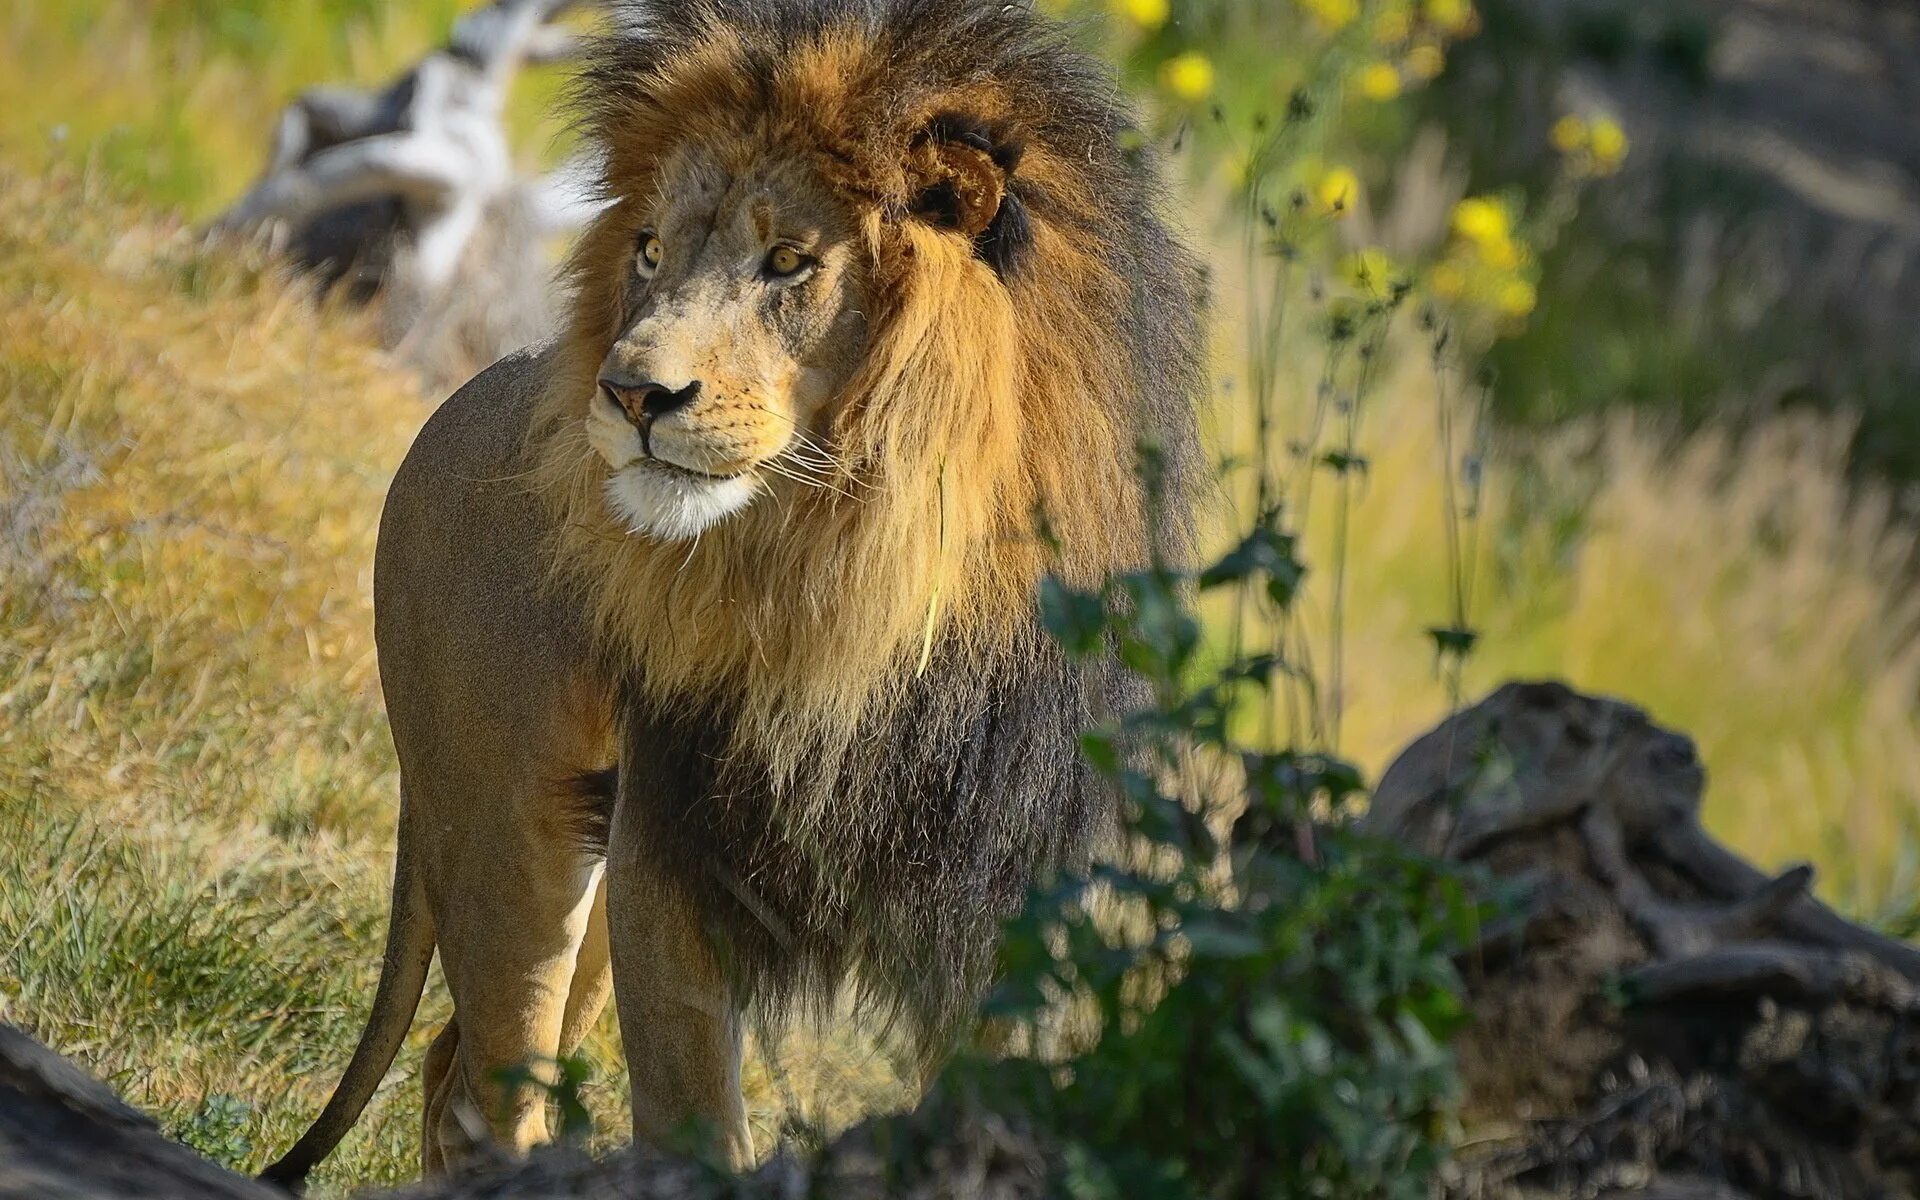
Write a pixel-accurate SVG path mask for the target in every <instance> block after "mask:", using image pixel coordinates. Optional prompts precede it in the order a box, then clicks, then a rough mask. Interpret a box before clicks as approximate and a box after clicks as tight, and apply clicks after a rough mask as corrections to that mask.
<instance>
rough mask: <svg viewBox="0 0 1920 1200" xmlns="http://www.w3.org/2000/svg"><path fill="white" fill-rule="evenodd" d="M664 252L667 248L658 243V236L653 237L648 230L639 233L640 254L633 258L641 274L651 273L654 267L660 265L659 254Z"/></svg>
mask: <svg viewBox="0 0 1920 1200" xmlns="http://www.w3.org/2000/svg"><path fill="white" fill-rule="evenodd" d="M666 252H667V248H666V247H665V246H662V245H661V244H660V239H659V238H658V237H655V236H654V235H653V234H652V233H650V232H649V233H643V234H641V235H640V255H639V257H638V259H636V260H635V261H636V264H637V265H638V266H639V268H640V273H641V274H642V275H651V274H653V270H654V268H655V267H658V266H659V265H660V258H661V256H662V255H664V254H666Z"/></svg>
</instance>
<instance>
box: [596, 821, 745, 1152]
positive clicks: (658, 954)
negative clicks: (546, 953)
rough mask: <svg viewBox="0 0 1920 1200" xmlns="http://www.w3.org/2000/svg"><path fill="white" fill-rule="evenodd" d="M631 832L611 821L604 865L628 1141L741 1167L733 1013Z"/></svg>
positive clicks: (694, 926)
mask: <svg viewBox="0 0 1920 1200" xmlns="http://www.w3.org/2000/svg"><path fill="white" fill-rule="evenodd" d="M625 807H626V806H623V810H624V808H625ZM637 825H638V822H637V821H635V820H633V819H632V818H631V814H630V813H628V812H625V811H623V812H621V813H616V815H615V817H614V822H613V835H612V839H611V844H610V846H609V848H608V857H607V929H608V933H609V935H610V939H611V948H612V958H613V974H614V1003H615V1005H616V1006H617V1008H618V1009H619V1013H620V1034H621V1040H622V1041H623V1042H624V1044H625V1046H626V1052H627V1077H628V1080H629V1082H630V1084H631V1085H632V1090H633V1131H634V1138H635V1139H636V1140H638V1141H643V1142H647V1143H649V1144H651V1145H654V1146H681V1147H685V1146H688V1145H689V1144H690V1143H691V1144H693V1145H704V1146H705V1147H706V1148H708V1149H711V1150H712V1151H715V1152H718V1153H720V1154H721V1155H723V1156H724V1157H725V1158H726V1160H727V1161H728V1162H729V1163H731V1164H732V1165H734V1166H736V1167H744V1166H747V1165H748V1164H750V1163H751V1161H752V1157H753V1141H752V1138H751V1136H750V1135H749V1133H748V1132H747V1112H746V1105H745V1102H744V1101H743V1100H742V1099H741V1095H740V1040H741V1017H740V1012H739V1007H738V1005H737V1004H736V1003H735V1001H734V999H733V996H732V995H731V993H730V991H729V989H728V987H727V984H726V980H725V977H724V976H723V974H722V972H721V968H720V963H719V960H718V959H717V957H716V956H715V954H714V950H713V946H712V945H711V943H710V942H709V941H708V939H707V936H706V933H705V932H704V931H703V930H702V929H701V927H700V922H699V920H698V919H697V917H696V916H695V913H694V909H693V905H692V904H691V903H690V902H689V901H688V899H687V898H686V896H685V895H684V894H683V892H682V891H681V890H680V888H679V885H678V884H676V883H675V882H673V881H672V880H669V879H666V878H663V877H662V876H661V875H660V874H659V873H658V872H656V871H655V870H653V869H652V867H651V865H650V864H649V863H648V861H647V857H646V855H645V854H644V852H643V851H642V849H641V847H640V846H639V844H638V843H639V838H640V830H639V829H638V828H637V827H636V826H637Z"/></svg>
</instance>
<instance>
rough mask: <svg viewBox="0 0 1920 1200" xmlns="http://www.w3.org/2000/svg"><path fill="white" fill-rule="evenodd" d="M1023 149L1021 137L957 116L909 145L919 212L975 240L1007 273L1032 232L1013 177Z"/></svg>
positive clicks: (911, 178) (932, 124) (941, 120)
mask: <svg viewBox="0 0 1920 1200" xmlns="http://www.w3.org/2000/svg"><path fill="white" fill-rule="evenodd" d="M1020 150H1021V147H1020V144H1019V143H1018V142H1017V141H1015V140H1013V139H1011V138H1008V137H1005V136H1001V137H995V136H994V134H993V132H992V131H990V130H989V129H988V128H987V127H986V126H984V125H982V124H980V123H979V122H975V121H969V120H967V119H966V118H964V117H957V116H953V115H947V116H941V117H936V118H934V119H933V120H932V121H931V122H929V123H928V125H927V127H926V129H925V130H924V131H923V132H922V133H921V134H920V135H919V136H918V137H916V138H914V140H913V143H912V144H911V145H910V146H909V147H908V149H907V176H908V179H909V181H910V183H911V186H912V187H913V196H914V198H913V202H912V210H913V213H914V215H915V216H917V217H919V218H920V219H921V220H924V221H929V222H932V223H933V224H935V225H939V226H941V227H942V228H946V229H952V230H954V231H956V232H958V233H961V234H964V235H965V236H966V237H968V238H970V239H972V241H973V245H974V252H975V253H976V254H978V255H979V256H980V257H981V258H982V259H984V260H985V261H986V262H987V263H988V264H989V265H991V266H992V267H993V269H994V270H995V271H997V272H999V273H1000V274H1001V276H1003V277H1004V276H1005V275H1006V274H1007V273H1008V271H1009V270H1011V269H1012V268H1013V267H1014V265H1015V264H1016V262H1017V260H1018V258H1019V256H1020V254H1021V252H1022V251H1024V249H1025V248H1026V244H1027V240H1028V235H1029V232H1030V231H1029V228H1028V224H1027V214H1026V208H1025V206H1024V205H1023V204H1022V203H1021V200H1020V196H1019V194H1018V191H1017V190H1016V186H1015V180H1014V177H1013V172H1014V168H1015V167H1016V166H1017V165H1018V164H1019V161H1020Z"/></svg>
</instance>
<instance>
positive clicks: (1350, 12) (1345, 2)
mask: <svg viewBox="0 0 1920 1200" xmlns="http://www.w3.org/2000/svg"><path fill="white" fill-rule="evenodd" d="M1300 7H1301V8H1304V9H1306V10H1307V15H1308V16H1309V17H1312V18H1313V23H1314V24H1315V25H1318V26H1319V27H1320V28H1322V29H1324V30H1326V31H1327V32H1328V33H1332V32H1334V31H1336V30H1340V29H1345V28H1346V27H1347V26H1349V25H1351V24H1353V22H1354V21H1355V20H1356V19H1357V18H1358V17H1359V16H1360V0H1300Z"/></svg>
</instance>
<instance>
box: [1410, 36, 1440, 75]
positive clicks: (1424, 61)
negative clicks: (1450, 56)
mask: <svg viewBox="0 0 1920 1200" xmlns="http://www.w3.org/2000/svg"><path fill="white" fill-rule="evenodd" d="M1446 69H1447V55H1446V52H1445V51H1443V50H1441V49H1440V47H1438V46H1436V45H1434V44H1433V43H1432V42H1421V43H1420V44H1419V45H1418V46H1415V47H1414V48H1413V49H1411V50H1409V51H1407V70H1409V71H1411V72H1412V73H1413V77H1414V78H1415V79H1438V78H1439V77H1440V72H1442V71H1444V70H1446Z"/></svg>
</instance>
